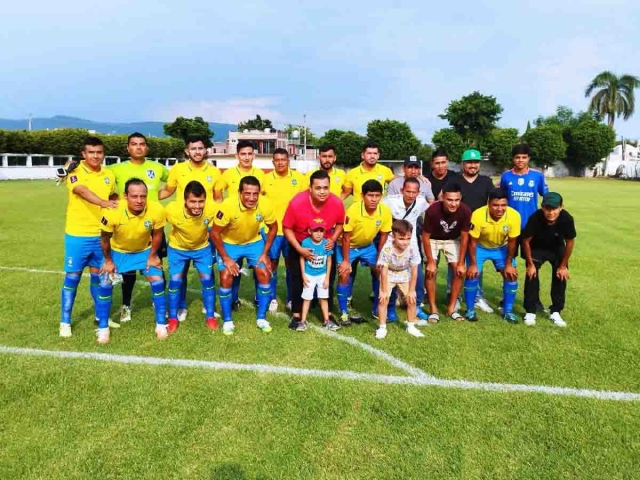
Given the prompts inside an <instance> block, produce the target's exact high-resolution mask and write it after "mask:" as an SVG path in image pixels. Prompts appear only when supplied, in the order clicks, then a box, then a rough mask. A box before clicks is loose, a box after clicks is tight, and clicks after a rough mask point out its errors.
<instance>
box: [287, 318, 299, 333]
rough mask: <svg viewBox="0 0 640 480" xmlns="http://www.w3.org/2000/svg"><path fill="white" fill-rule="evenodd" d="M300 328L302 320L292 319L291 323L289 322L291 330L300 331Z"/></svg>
mask: <svg viewBox="0 0 640 480" xmlns="http://www.w3.org/2000/svg"><path fill="white" fill-rule="evenodd" d="M298 326H300V319H298V318H296V317H291V321H290V322H289V330H294V331H295V330H298Z"/></svg>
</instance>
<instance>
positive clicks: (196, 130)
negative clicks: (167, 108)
mask: <svg viewBox="0 0 640 480" xmlns="http://www.w3.org/2000/svg"><path fill="white" fill-rule="evenodd" d="M162 129H163V130H164V133H165V135H167V136H169V137H172V138H178V139H180V140H182V141H183V142H184V141H186V140H187V137H188V136H190V135H201V136H204V137H207V139H208V142H207V145H206V146H207V147H210V146H211V145H213V143H212V142H211V139H212V138H213V131H212V130H211V128H209V124H208V123H207V122H205V121H204V120H203V119H202V117H195V118H185V117H178V118H176V119H175V121H174V122H173V123H167V124H165V125H164V126H163V127H162Z"/></svg>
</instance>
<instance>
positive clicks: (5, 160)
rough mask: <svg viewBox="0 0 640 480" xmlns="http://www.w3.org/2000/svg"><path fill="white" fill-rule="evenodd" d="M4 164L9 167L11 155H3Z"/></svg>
mask: <svg viewBox="0 0 640 480" xmlns="http://www.w3.org/2000/svg"><path fill="white" fill-rule="evenodd" d="M2 166H3V167H8V166H9V155H6V154H5V155H3V156H2Z"/></svg>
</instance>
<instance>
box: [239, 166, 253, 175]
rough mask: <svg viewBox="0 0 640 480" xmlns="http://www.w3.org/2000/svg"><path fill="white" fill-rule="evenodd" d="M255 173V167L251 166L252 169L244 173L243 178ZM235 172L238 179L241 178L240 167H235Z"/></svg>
mask: <svg viewBox="0 0 640 480" xmlns="http://www.w3.org/2000/svg"><path fill="white" fill-rule="evenodd" d="M255 171H256V167H253V166H252V167H251V170H249V171H248V172H246V173H245V174H244V175H245V176H247V175H253V172H255ZM236 172H238V176H240V177H241V176H242V174H243V171H242V170H240V167H239V166H237V167H236ZM254 176H255V175H254Z"/></svg>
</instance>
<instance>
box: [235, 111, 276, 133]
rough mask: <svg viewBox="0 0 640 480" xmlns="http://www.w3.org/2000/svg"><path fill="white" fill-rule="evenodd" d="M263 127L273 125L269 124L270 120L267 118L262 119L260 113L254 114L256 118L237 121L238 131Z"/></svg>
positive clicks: (261, 128) (262, 128)
mask: <svg viewBox="0 0 640 480" xmlns="http://www.w3.org/2000/svg"><path fill="white" fill-rule="evenodd" d="M265 128H273V125H272V124H271V120H269V119H268V118H264V119H263V118H262V117H261V116H260V115H256V118H253V119H249V120H247V121H245V122H240V123H238V131H239V132H242V131H243V130H264V129H265Z"/></svg>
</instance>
